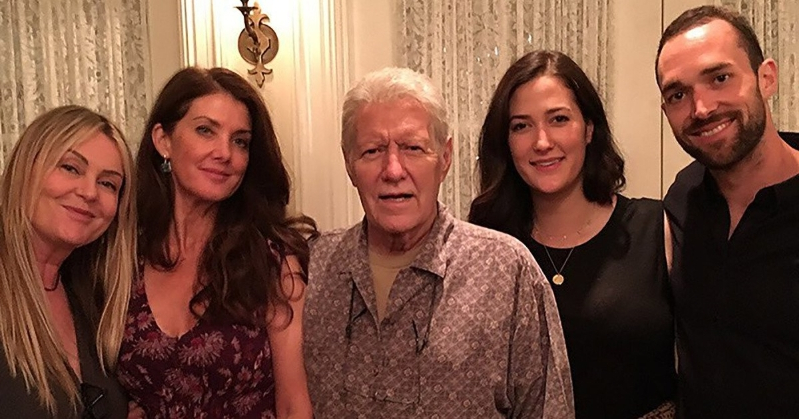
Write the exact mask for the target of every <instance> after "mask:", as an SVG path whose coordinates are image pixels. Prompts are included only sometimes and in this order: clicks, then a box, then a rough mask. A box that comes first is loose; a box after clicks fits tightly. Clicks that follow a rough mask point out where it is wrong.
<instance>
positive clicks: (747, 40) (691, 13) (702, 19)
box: [655, 6, 765, 86]
mask: <svg viewBox="0 0 799 419" xmlns="http://www.w3.org/2000/svg"><path fill="white" fill-rule="evenodd" d="M714 20H723V21H725V22H727V23H729V24H730V25H732V27H733V28H734V29H735V31H736V32H738V44H739V45H740V46H741V47H742V48H743V49H744V51H746V55H747V57H749V65H750V66H751V67H752V71H754V72H755V73H757V69H758V68H760V64H763V61H764V60H765V58H764V56H763V49H761V48H760V42H758V40H757V35H756V34H755V30H754V29H752V25H751V24H749V22H748V21H747V20H746V18H745V17H744V16H742V15H741V14H740V13H736V12H734V11H732V10H729V9H726V8H724V7H718V6H699V7H695V8H693V9H689V10H686V11H684V12H683V13H682V14H681V15H680V16H678V17H677V19H674V21H672V22H671V23H670V24H669V26H668V27H666V30H665V31H663V35H662V36H661V37H660V43H659V44H658V54H657V58H655V78H656V79H657V82H658V86H660V75H659V74H658V64H659V63H660V53H661V51H663V46H664V45H666V42H668V41H670V40H671V39H672V38H674V37H676V36H677V35H679V34H681V33H683V32H686V31H688V30H689V29H692V28H695V27H697V26H700V25H704V24H706V23H709V22H712V21H714Z"/></svg>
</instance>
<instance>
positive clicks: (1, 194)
mask: <svg viewBox="0 0 799 419" xmlns="http://www.w3.org/2000/svg"><path fill="white" fill-rule="evenodd" d="M97 133H103V134H105V135H106V136H108V137H109V138H110V139H111V140H112V141H113V142H114V143H115V144H116V146H117V149H118V150H119V154H120V156H121V159H122V169H123V174H124V176H125V179H124V184H123V186H122V188H121V189H120V192H119V202H118V207H117V216H116V218H115V219H114V220H113V221H112V222H111V224H110V225H109V227H108V229H107V230H106V231H105V232H104V233H103V234H102V235H101V236H100V237H99V238H98V239H97V240H95V241H93V242H92V243H90V244H87V245H85V246H82V247H80V248H79V249H77V250H75V251H73V252H72V253H71V254H70V255H69V256H68V257H67V259H66V260H65V261H64V263H63V264H62V266H61V270H64V269H69V270H70V271H71V272H73V273H74V274H73V275H72V277H71V278H70V280H71V281H72V283H71V285H72V286H73V289H80V288H83V289H85V290H88V292H90V293H91V295H81V296H80V297H81V298H80V299H81V300H82V301H90V302H92V303H95V302H100V301H102V310H101V311H100V313H99V322H98V330H97V334H96V347H97V354H98V356H99V359H101V360H102V361H103V362H101V364H102V367H103V370H104V371H108V370H110V369H113V368H114V367H115V366H116V360H117V356H118V353H119V347H120V344H121V342H122V336H123V332H124V328H125V319H126V315H127V309H128V300H129V298H130V292H131V284H132V282H133V277H134V276H135V275H136V262H135V260H136V259H135V249H136V226H135V205H134V202H135V200H134V197H133V196H132V195H133V193H134V192H135V190H136V187H135V185H133V184H132V182H134V176H133V175H132V167H133V161H132V158H131V153H130V150H129V149H128V146H127V144H126V142H125V139H124V137H123V136H122V134H121V132H120V131H119V129H118V128H117V127H115V126H114V124H112V123H111V122H109V121H108V119H106V118H105V117H103V116H102V115H99V114H97V113H95V112H93V111H91V110H89V109H86V108H83V107H80V106H63V107H59V108H55V109H53V110H51V111H49V112H46V113H44V114H43V115H41V116H39V117H38V118H36V119H35V120H34V121H33V122H32V123H31V124H30V126H28V128H27V129H26V130H25V132H24V133H23V134H22V137H20V139H19V141H18V142H17V144H16V145H15V146H14V150H13V152H12V154H11V159H10V162H9V164H8V166H7V167H6V169H5V172H4V174H3V179H2V183H1V184H0V319H2V321H0V342H2V345H3V346H2V347H3V350H4V351H5V356H6V361H7V363H8V367H9V370H10V372H11V375H12V376H17V375H18V374H19V375H21V376H22V378H23V379H24V381H25V386H26V387H27V389H28V392H29V393H30V394H35V393H34V389H35V391H36V392H38V399H39V402H40V403H41V405H42V406H44V407H46V408H47V409H48V410H49V411H50V412H51V413H52V414H53V415H54V416H55V415H56V405H55V398H54V396H53V386H57V387H60V388H61V389H62V390H63V391H64V392H65V393H66V394H67V395H68V396H69V398H70V402H71V405H72V407H73V408H74V409H77V406H79V405H80V397H79V394H78V383H77V382H76V381H75V379H74V375H73V374H72V372H71V370H70V367H69V362H68V360H67V357H66V352H65V351H64V349H63V347H62V345H61V344H60V342H59V338H58V335H57V332H56V330H55V328H54V326H53V323H52V319H51V318H50V314H49V310H48V308H47V305H46V302H45V294H44V291H43V287H42V279H41V273H40V272H39V271H38V268H37V265H36V258H35V256H34V254H33V247H32V243H31V236H32V234H33V226H32V222H31V219H32V216H33V211H34V209H35V207H36V203H37V200H38V197H39V194H40V193H41V190H42V180H43V178H44V177H45V176H46V175H47V174H48V173H49V172H50V171H51V170H53V169H54V168H55V167H56V165H57V164H58V162H59V160H60V159H61V157H62V156H63V155H64V154H65V153H66V152H67V151H68V150H70V149H71V148H73V147H75V146H76V145H77V144H79V143H81V142H83V141H85V140H87V139H89V138H91V137H92V136H94V135H96V134H97ZM76 274H79V275H76ZM98 308H99V307H98ZM74 314H75V315H78V313H74Z"/></svg>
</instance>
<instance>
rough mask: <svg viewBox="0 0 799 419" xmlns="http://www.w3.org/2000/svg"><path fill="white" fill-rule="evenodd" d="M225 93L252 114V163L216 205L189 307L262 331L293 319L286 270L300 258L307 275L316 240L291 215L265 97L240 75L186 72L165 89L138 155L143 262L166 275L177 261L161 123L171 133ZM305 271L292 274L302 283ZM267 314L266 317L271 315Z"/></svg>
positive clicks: (307, 224)
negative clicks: (159, 144)
mask: <svg viewBox="0 0 799 419" xmlns="http://www.w3.org/2000/svg"><path fill="white" fill-rule="evenodd" d="M219 92H224V93H227V94H230V95H231V96H233V97H234V98H235V99H236V100H238V101H239V102H241V103H243V104H244V105H245V106H246V107H247V110H248V112H249V114H250V121H251V124H252V127H251V129H252V140H251V142H250V147H249V153H250V156H249V163H248V165H247V170H246V172H245V174H244V178H243V179H242V181H241V184H240V185H239V187H238V189H236V191H235V192H234V193H233V195H231V196H230V197H229V198H227V199H225V200H224V201H222V202H220V203H219V204H218V208H217V213H216V219H215V222H214V226H213V229H212V231H211V235H210V237H209V239H208V242H207V243H206V244H205V248H204V249H203V252H202V256H201V258H200V262H199V267H198V268H199V269H198V272H199V273H198V276H199V280H200V283H201V284H202V285H203V288H202V289H201V290H200V292H198V293H197V295H195V296H194V298H192V300H191V302H190V303H189V309H190V310H192V312H193V313H195V314H197V312H196V311H194V309H193V307H194V306H195V305H196V304H200V303H202V304H205V306H206V309H205V311H204V313H203V314H202V315H201V316H200V315H198V317H202V318H203V319H206V320H209V321H225V322H236V323H244V324H250V325H258V326H262V325H265V324H266V318H267V315H272V314H274V312H272V311H271V310H272V309H286V311H287V313H288V314H289V317H288V321H291V318H292V317H293V315H294V313H293V311H292V310H291V306H290V305H289V298H291V296H292V295H294V291H293V290H291V291H286V290H285V289H284V288H283V282H282V278H281V265H282V263H283V262H284V261H285V258H286V256H287V255H295V256H296V257H297V258H298V259H299V262H300V266H301V267H302V270H303V272H306V271H307V267H308V253H309V251H308V242H307V239H308V238H309V237H312V236H315V235H317V234H318V233H317V229H316V223H315V222H314V221H313V220H312V219H311V218H309V217H306V216H298V217H290V216H289V215H288V214H287V206H288V203H289V191H290V180H289V175H288V172H287V171H286V168H285V166H284V164H283V157H282V155H281V153H280V148H279V145H278V142H277V137H276V135H275V130H274V127H273V125H272V120H271V118H270V117H269V112H268V110H267V109H266V105H265V104H264V101H263V99H262V98H261V95H260V94H259V93H258V92H257V91H256V90H255V89H254V88H253V87H252V86H251V85H250V83H249V82H247V81H246V80H245V79H244V78H242V77H241V76H239V75H238V74H236V73H234V72H232V71H230V70H227V69H224V68H212V69H208V70H206V69H200V68H195V67H190V68H186V69H183V70H180V71H179V72H177V73H176V74H175V75H174V76H172V78H171V79H170V80H169V81H168V82H167V84H166V85H165V86H164V88H163V89H162V90H161V93H160V94H159V95H158V98H157V99H156V102H155V105H154V106H153V109H152V112H151V113H150V117H149V120H148V121H147V126H146V127H145V130H144V135H143V138H142V141H141V145H140V146H139V152H138V155H137V156H136V169H137V173H136V176H137V184H138V194H139V195H138V199H137V209H138V214H139V224H138V225H139V242H138V243H139V244H138V252H139V257H140V258H141V259H142V261H143V262H147V263H150V264H151V265H153V266H155V267H157V268H159V269H164V270H170V269H174V267H175V266H176V265H177V261H178V260H179V257H180V255H179V254H174V253H173V252H171V251H170V248H169V240H168V239H169V231H170V228H171V227H172V226H173V225H174V222H175V219H174V201H175V188H174V185H173V181H172V179H171V177H170V176H168V175H165V174H164V173H162V172H161V170H160V165H161V163H162V157H161V156H160V155H159V154H158V151H157V150H156V148H155V145H154V144H153V138H152V131H153V127H155V126H156V125H157V124H161V125H162V126H163V129H164V131H165V132H166V133H167V134H171V133H172V132H173V131H174V129H175V125H176V124H177V123H178V121H180V120H181V119H182V118H183V117H184V116H185V115H186V113H187V112H188V110H189V107H190V106H191V104H192V102H193V101H194V100H195V99H197V98H199V97H203V96H207V95H210V94H214V93H219ZM303 272H298V273H295V274H300V275H302V278H303V280H305V276H304V274H303ZM267 310H269V311H267Z"/></svg>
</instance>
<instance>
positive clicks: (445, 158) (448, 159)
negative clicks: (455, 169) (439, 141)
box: [440, 136, 452, 179]
mask: <svg viewBox="0 0 799 419" xmlns="http://www.w3.org/2000/svg"><path fill="white" fill-rule="evenodd" d="M440 158H441V162H442V163H443V164H442V166H441V179H444V178H445V177H446V176H447V173H449V167H450V165H451V164H452V137H451V136H450V137H447V142H446V143H444V149H443V150H442V152H441V157H440Z"/></svg>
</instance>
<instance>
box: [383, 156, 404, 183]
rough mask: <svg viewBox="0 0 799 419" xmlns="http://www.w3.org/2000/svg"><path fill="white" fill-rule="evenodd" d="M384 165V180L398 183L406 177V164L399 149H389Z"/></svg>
mask: <svg viewBox="0 0 799 419" xmlns="http://www.w3.org/2000/svg"><path fill="white" fill-rule="evenodd" d="M383 164H384V166H383V173H382V174H383V179H384V180H386V181H388V182H397V181H400V180H402V179H403V178H404V177H405V174H406V172H405V162H404V161H403V158H402V155H401V154H400V152H399V149H398V148H397V147H389V149H388V151H387V152H386V155H385V160H384V163H383Z"/></svg>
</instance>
